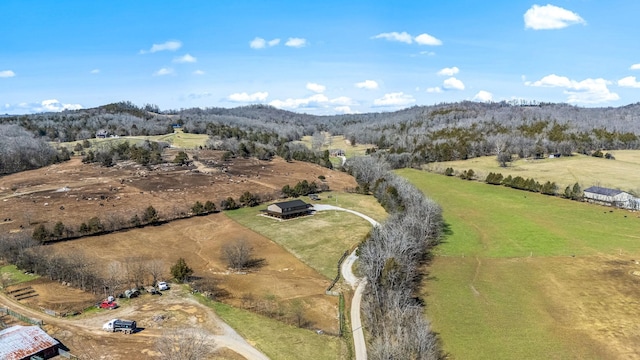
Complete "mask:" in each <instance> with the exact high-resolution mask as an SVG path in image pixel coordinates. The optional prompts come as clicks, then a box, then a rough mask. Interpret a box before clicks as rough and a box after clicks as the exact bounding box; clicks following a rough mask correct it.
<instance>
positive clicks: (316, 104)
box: [269, 94, 356, 112]
mask: <svg viewBox="0 0 640 360" xmlns="http://www.w3.org/2000/svg"><path fill="white" fill-rule="evenodd" d="M269 105H271V106H274V107H277V108H279V109H292V110H293V109H309V108H314V109H317V108H321V109H329V108H330V107H331V106H335V107H334V109H339V108H342V109H345V108H348V107H349V105H356V104H355V102H354V101H353V100H352V99H351V98H349V97H346V96H340V97H337V98H333V99H329V98H328V97H327V96H326V95H324V94H314V95H311V96H309V97H306V98H299V99H292V98H288V99H286V100H279V99H277V100H273V101H271V102H270V103H269ZM336 105H337V106H336ZM349 112H350V111H349Z"/></svg>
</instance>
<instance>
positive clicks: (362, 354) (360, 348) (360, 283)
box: [313, 204, 380, 360]
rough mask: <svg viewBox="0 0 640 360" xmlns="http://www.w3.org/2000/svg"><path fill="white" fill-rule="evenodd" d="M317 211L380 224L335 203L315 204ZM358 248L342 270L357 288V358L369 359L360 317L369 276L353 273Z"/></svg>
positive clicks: (353, 306) (353, 318)
mask: <svg viewBox="0 0 640 360" xmlns="http://www.w3.org/2000/svg"><path fill="white" fill-rule="evenodd" d="M313 208H314V210H315V211H326V210H334V211H346V212H348V213H351V214H354V215H357V216H360V217H361V218H363V219H365V220H367V221H368V222H369V223H371V225H373V226H378V225H380V224H379V223H378V222H377V221H375V220H374V219H372V218H370V217H368V216H367V215H364V214H362V213H359V212H357V211H353V210H349V209H344V208H341V207H338V206H333V205H323V204H316V205H313ZM356 251H357V249H356V250H354V251H353V252H352V253H351V254H350V255H349V256H348V257H347V258H346V259H345V260H344V261H343V262H342V266H341V268H340V272H341V273H342V277H343V278H344V280H345V281H346V282H347V283H348V284H349V285H351V287H352V288H355V289H356V292H355V294H354V295H353V300H352V301H351V327H352V329H353V330H352V331H353V345H354V348H355V351H356V360H366V359H367V346H366V343H365V341H364V331H363V329H362V321H361V319H360V303H361V302H362V293H363V292H364V289H365V287H366V286H367V278H363V279H359V278H358V277H356V276H355V274H354V273H353V264H354V263H355V261H356V260H358V255H356Z"/></svg>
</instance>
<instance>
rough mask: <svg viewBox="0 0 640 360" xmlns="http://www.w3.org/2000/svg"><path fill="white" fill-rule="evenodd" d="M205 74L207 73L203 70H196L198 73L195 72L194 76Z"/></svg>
mask: <svg viewBox="0 0 640 360" xmlns="http://www.w3.org/2000/svg"><path fill="white" fill-rule="evenodd" d="M204 74H205V72H204V71H202V70H196V71H194V72H193V75H204Z"/></svg>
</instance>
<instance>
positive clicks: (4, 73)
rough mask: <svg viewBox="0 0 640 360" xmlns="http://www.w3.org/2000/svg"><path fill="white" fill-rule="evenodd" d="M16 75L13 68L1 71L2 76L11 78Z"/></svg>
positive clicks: (0, 75) (0, 76)
mask: <svg viewBox="0 0 640 360" xmlns="http://www.w3.org/2000/svg"><path fill="white" fill-rule="evenodd" d="M14 76H16V73H14V72H13V71H11V70H3V71H0V78H10V77H14Z"/></svg>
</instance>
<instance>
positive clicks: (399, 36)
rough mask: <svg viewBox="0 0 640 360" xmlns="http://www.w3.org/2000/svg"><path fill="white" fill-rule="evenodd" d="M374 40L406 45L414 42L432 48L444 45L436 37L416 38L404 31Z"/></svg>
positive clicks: (423, 35)
mask: <svg viewBox="0 0 640 360" xmlns="http://www.w3.org/2000/svg"><path fill="white" fill-rule="evenodd" d="M371 38H372V39H385V40H389V41H397V42H402V43H405V44H411V43H413V42H414V41H415V42H416V43H417V44H418V45H431V46H437V45H442V41H440V40H439V39H436V38H435V37H433V36H431V35H429V34H426V33H425V34H420V35H418V36H416V37H413V36H411V34H409V33H407V32H405V31H403V32H401V33H399V32H396V31H393V32H388V33H380V34H378V35H376V36H372V37H371Z"/></svg>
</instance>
